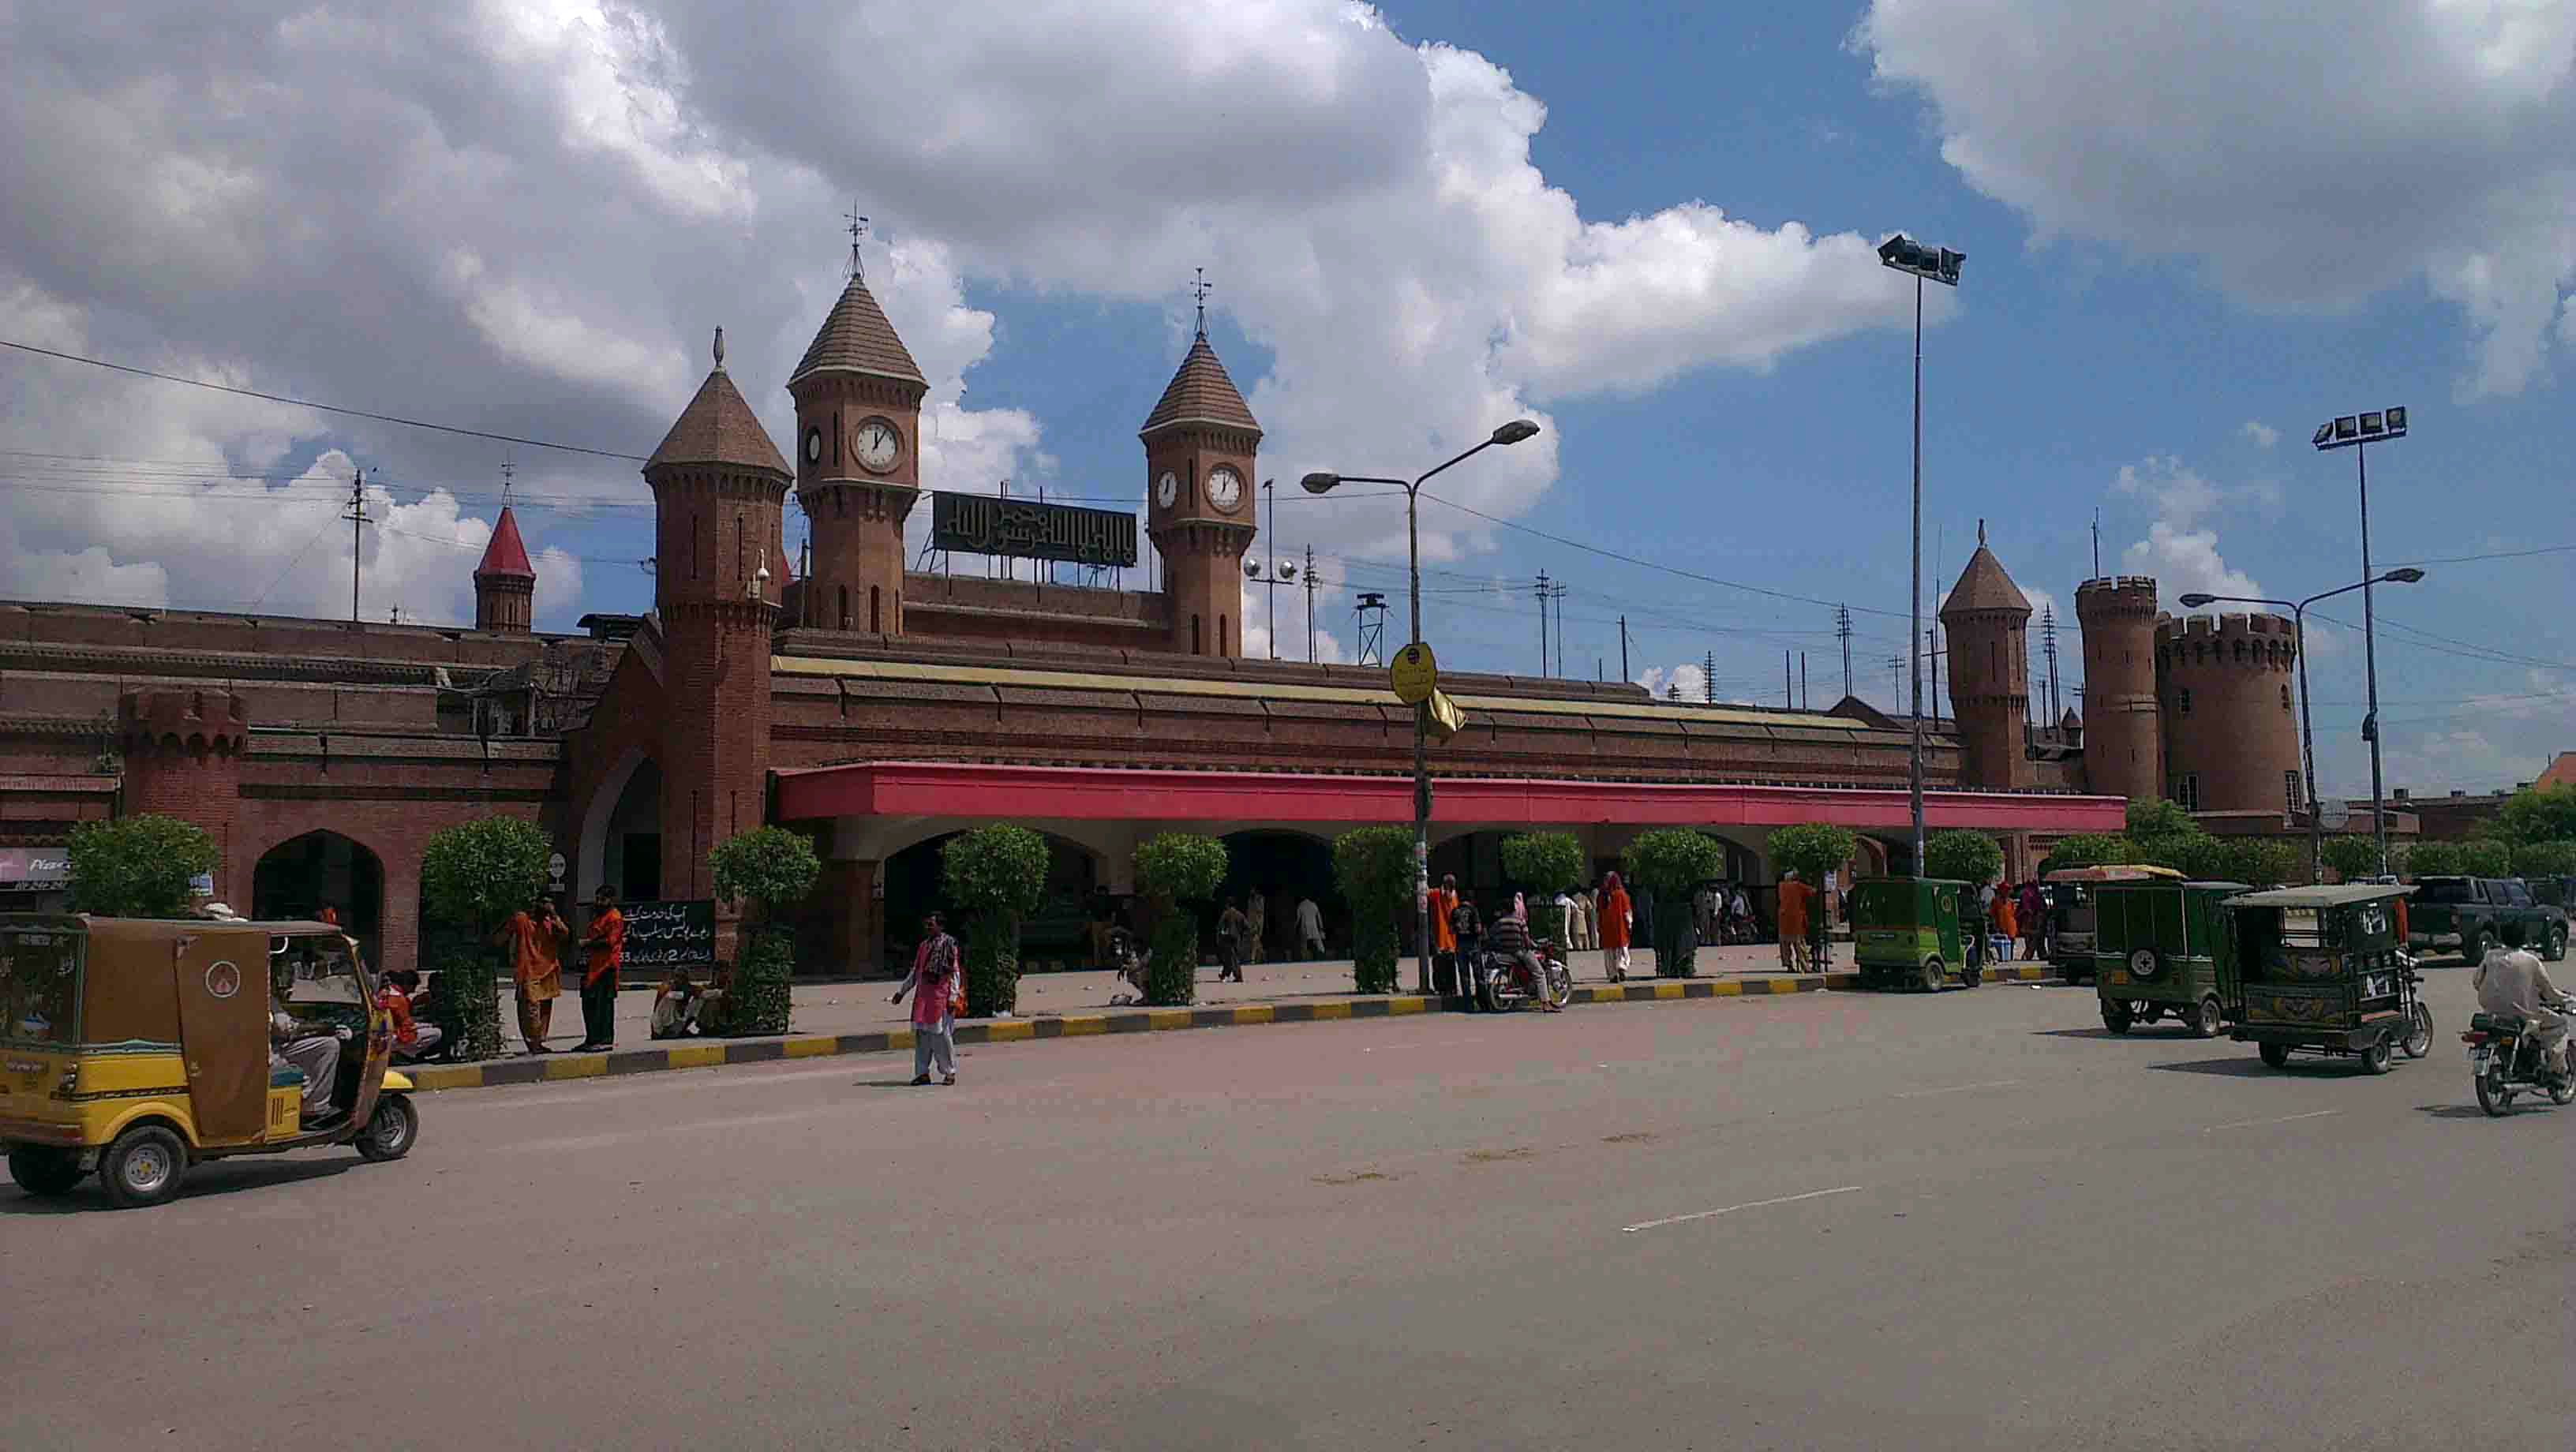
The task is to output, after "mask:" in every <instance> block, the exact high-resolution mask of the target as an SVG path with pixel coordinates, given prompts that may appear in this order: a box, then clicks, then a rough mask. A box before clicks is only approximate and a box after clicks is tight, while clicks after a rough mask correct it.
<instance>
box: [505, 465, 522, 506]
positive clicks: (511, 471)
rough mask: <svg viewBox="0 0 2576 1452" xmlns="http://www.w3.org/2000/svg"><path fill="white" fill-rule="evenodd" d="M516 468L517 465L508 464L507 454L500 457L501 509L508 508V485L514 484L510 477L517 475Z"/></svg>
mask: <svg viewBox="0 0 2576 1452" xmlns="http://www.w3.org/2000/svg"><path fill="white" fill-rule="evenodd" d="M518 468H519V466H518V465H516V464H513V463H511V462H510V458H509V456H508V455H507V454H504V455H502V456H501V507H502V508H503V509H507V508H509V507H510V485H511V484H512V483H513V482H514V480H513V477H512V476H514V475H515V474H517V472H518Z"/></svg>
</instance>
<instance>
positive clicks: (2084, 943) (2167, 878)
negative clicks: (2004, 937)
mask: <svg viewBox="0 0 2576 1452" xmlns="http://www.w3.org/2000/svg"><path fill="white" fill-rule="evenodd" d="M2180 881H2182V874H2181V873H2179V872H2176V871H2174V870H2173V869H2172V868H2170V867H2150V866H2147V865H2146V864H2144V863H2126V862H2123V863H2113V864H2106V865H2104V866H2100V867H2061V868H2059V869H2058V870H2056V871H2055V872H2052V873H2050V874H2048V875H2047V876H2046V877H2043V878H2041V879H2040V880H2039V891H2040V895H2041V896H2042V897H2043V898H2044V899H2046V901H2047V903H2048V961H2049V964H2050V966H2052V967H2054V968H2055V969H2057V971H2058V973H2059V974H2060V975H2062V976H2063V977H2064V978H2065V979H2066V981H2067V982H2069V983H2081V982H2083V981H2084V980H2085V979H2087V978H2090V977H2092V976H2093V944H2094V934H2095V932H2096V931H2097V924H2098V921H2099V920H2098V917H2097V915H2096V913H2095V911H2094V905H2093V898H2094V894H2095V893H2097V892H2099V891H2100V890H2101V888H2102V886H2103V885H2104V884H2106V883H2113V882H2180Z"/></svg>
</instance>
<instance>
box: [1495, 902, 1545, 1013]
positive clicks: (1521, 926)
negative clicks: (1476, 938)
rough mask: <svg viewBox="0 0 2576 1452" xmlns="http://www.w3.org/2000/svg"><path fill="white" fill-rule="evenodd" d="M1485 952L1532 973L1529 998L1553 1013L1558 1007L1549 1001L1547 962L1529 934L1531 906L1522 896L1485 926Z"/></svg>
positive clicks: (1529, 979) (1497, 960) (1500, 962)
mask: <svg viewBox="0 0 2576 1452" xmlns="http://www.w3.org/2000/svg"><path fill="white" fill-rule="evenodd" d="M1485 955H1486V957H1488V958H1489V959H1492V960H1495V966H1497V967H1501V966H1502V965H1504V964H1510V963H1517V964H1519V965H1520V967H1521V971H1522V972H1524V973H1526V974H1528V975H1529V977H1528V984H1529V999H1530V1002H1532V1003H1534V1004H1537V1005H1538V1006H1539V1007H1540V1008H1543V1009H1545V1010H1547V1011H1548V1012H1549V1013H1555V1012H1556V1011H1557V1006H1556V1005H1555V1004H1553V1003H1550V1002H1548V1001H1547V965H1546V964H1544V963H1541V962H1540V961H1539V957H1538V945H1537V944H1536V943H1535V942H1533V941H1531V939H1530V935H1529V909H1528V908H1527V907H1526V906H1524V905H1523V904H1522V902H1521V899H1520V898H1519V897H1518V896H1515V897H1514V898H1513V899H1512V910H1511V911H1510V912H1507V913H1505V914H1503V915H1502V916H1501V917H1499V918H1496V919H1494V921H1493V923H1492V925H1491V926H1489V927H1487V928H1486V929H1485Z"/></svg>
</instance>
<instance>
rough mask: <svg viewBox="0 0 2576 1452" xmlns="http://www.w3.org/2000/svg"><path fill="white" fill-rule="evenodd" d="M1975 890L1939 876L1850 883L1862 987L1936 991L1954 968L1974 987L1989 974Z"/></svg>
mask: <svg viewBox="0 0 2576 1452" xmlns="http://www.w3.org/2000/svg"><path fill="white" fill-rule="evenodd" d="M1975 904H1976V896H1975V889H1973V888H1971V887H1969V886H1968V884H1966V883H1964V882H1953V881H1950V880H1948V879H1945V878H1938V877H1864V878H1862V879H1861V880H1860V881H1858V882H1856V883H1854V884H1852V890H1851V904H1850V912H1851V923H1852V960H1853V962H1854V963H1855V964H1857V965H1858V966H1859V969H1860V981H1861V986H1862V987H1864V988H1920V989H1922V990H1923V991H1924V992H1926V993H1937V992H1939V991H1940V989H1941V984H1942V980H1944V979H1945V978H1947V977H1948V976H1949V975H1950V973H1951V972H1952V971H1953V970H1956V971H1957V973H1958V974H1959V981H1960V982H1962V983H1964V984H1966V985H1967V986H1968V987H1970V988H1974V987H1976V986H1977V984H1978V983H1979V981H1981V980H1982V979H1983V978H1984V976H1985V971H1984V970H1985V952H1984V944H1983V942H1982V941H1981V938H1980V933H1979V930H1980V929H1981V928H1982V927H1983V926H1984V924H1983V923H1982V922H1980V921H1979V920H1978V916H1977V909H1976V906H1975Z"/></svg>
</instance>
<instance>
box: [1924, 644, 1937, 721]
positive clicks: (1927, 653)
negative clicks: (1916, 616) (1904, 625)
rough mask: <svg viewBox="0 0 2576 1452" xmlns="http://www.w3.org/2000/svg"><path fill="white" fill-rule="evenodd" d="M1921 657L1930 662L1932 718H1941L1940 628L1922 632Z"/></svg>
mask: <svg viewBox="0 0 2576 1452" xmlns="http://www.w3.org/2000/svg"><path fill="white" fill-rule="evenodd" d="M1923 658H1924V659H1925V660H1927V661H1930V662H1931V664H1932V719H1933V720H1934V721H1935V722H1938V721H1939V720H1940V719H1941V628H1940V627H1939V626H1937V625H1936V626H1934V627H1932V628H1931V629H1930V630H1927V631H1924V632H1923Z"/></svg>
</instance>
